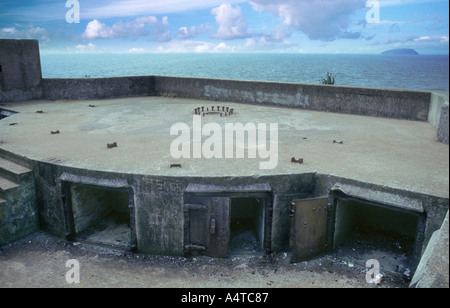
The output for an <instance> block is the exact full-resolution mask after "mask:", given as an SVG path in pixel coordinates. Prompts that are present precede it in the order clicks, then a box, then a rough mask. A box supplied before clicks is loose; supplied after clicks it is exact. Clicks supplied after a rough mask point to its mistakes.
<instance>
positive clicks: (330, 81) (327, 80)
mask: <svg viewBox="0 0 450 308" xmlns="http://www.w3.org/2000/svg"><path fill="white" fill-rule="evenodd" d="M335 79H336V76H335V75H333V73H331V74H330V73H329V72H327V78H322V79H321V80H320V82H321V83H322V84H331V85H334V83H335Z"/></svg>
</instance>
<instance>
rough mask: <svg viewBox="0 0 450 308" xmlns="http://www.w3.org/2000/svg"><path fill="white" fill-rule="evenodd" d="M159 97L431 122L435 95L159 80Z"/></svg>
mask: <svg viewBox="0 0 450 308" xmlns="http://www.w3.org/2000/svg"><path fill="white" fill-rule="evenodd" d="M154 78H155V92H156V93H157V94H158V95H163V96H164V95H166V94H169V95H179V96H182V97H192V98H199V99H208V100H218V101H231V102H237V103H246V104H257V105H273V106H281V107H293V108H300V109H307V110H316V111H329V112H337V113H347V114H359V115H368V116H375V117H387V118H397V119H408V120H419V121H427V119H428V112H429V108H430V99H431V92H427V91H409V90H408V91H406V90H392V89H376V88H358V87H348V86H347V87H346V86H326V85H312V84H298V83H278V82H258V81H239V80H225V79H207V78H183V77H165V76H155V77H154Z"/></svg>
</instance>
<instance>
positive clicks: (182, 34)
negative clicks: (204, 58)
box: [177, 24, 212, 39]
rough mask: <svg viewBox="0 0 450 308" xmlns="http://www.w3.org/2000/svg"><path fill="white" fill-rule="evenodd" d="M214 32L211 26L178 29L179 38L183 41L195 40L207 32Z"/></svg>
mask: <svg viewBox="0 0 450 308" xmlns="http://www.w3.org/2000/svg"><path fill="white" fill-rule="evenodd" d="M210 30H212V26H210V25H203V24H202V25H200V26H197V27H196V26H192V27H180V28H179V29H178V33H177V36H178V37H179V38H181V39H188V38H193V37H196V36H199V35H202V34H205V33H206V32H208V31H210Z"/></svg>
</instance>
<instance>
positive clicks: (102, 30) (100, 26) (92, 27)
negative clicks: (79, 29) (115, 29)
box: [81, 19, 113, 39]
mask: <svg viewBox="0 0 450 308" xmlns="http://www.w3.org/2000/svg"><path fill="white" fill-rule="evenodd" d="M81 37H82V38H87V39H97V38H112V37H113V33H112V29H111V27H108V26H107V25H106V24H104V23H101V22H100V21H98V20H97V19H94V20H93V21H91V22H89V23H88V25H87V27H86V30H85V31H84V33H83V34H82V35H81Z"/></svg>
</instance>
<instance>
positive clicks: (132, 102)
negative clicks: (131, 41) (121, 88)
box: [0, 97, 449, 255]
mask: <svg viewBox="0 0 450 308" xmlns="http://www.w3.org/2000/svg"><path fill="white" fill-rule="evenodd" d="M218 104H219V105H226V106H229V107H231V108H235V111H236V113H235V116H234V117H227V118H225V117H223V118H220V116H219V117H205V119H202V125H205V124H207V123H217V124H219V125H220V126H221V127H223V125H225V124H226V123H243V124H246V123H267V124H269V123H272V122H277V123H278V135H279V136H278V137H279V140H278V144H277V145H278V154H279V157H278V165H277V167H276V168H275V169H273V170H261V169H259V163H260V162H261V161H264V160H265V159H252V158H248V157H246V158H242V159H219V158H217V159H206V158H200V159H189V158H183V159H174V158H172V157H171V154H170V146H171V143H172V142H173V141H174V140H175V139H176V138H177V136H171V135H170V128H171V126H172V125H173V124H175V123H185V124H187V125H188V126H189V127H191V128H192V121H193V110H194V109H195V108H197V107H199V106H209V107H211V105H212V104H211V102H209V101H202V100H191V99H179V98H164V97H146V98H143V97H139V98H127V99H112V100H95V101H60V102H57V103H55V102H46V101H39V102H27V103H9V104H7V106H6V107H7V108H8V109H12V110H15V111H18V112H19V113H18V114H14V115H11V116H10V117H8V118H5V119H3V120H1V121H0V140H2V141H3V143H2V145H1V147H2V148H4V149H8V150H9V151H11V152H14V153H16V154H18V155H22V156H25V157H27V158H28V159H31V160H32V161H34V162H35V163H34V170H35V174H36V192H37V199H38V205H39V217H40V221H41V223H42V226H43V228H44V229H45V230H46V231H48V232H50V233H52V234H55V235H58V236H60V237H63V236H64V234H65V223H64V220H65V219H64V212H63V208H62V206H61V199H60V196H61V188H60V181H61V176H62V174H64V173H66V174H72V175H76V176H78V177H85V178H90V179H92V180H89V181H88V183H85V184H89V183H92V181H93V180H96V181H98V183H100V184H101V183H103V182H105V181H106V182H110V181H124V182H126V183H128V185H129V186H130V187H131V188H132V189H133V191H134V201H135V214H136V233H137V241H138V247H139V250H140V251H143V252H147V253H151V254H161V255H180V254H182V253H183V223H182V221H183V205H184V202H183V193H184V190H185V189H186V187H187V186H188V185H189V184H192V183H194V184H199V185H200V184H204V185H217V186H223V187H238V186H243V185H248V184H249V183H252V184H258V183H259V184H268V185H270V187H271V188H272V191H273V195H274V214H273V231H272V248H273V250H275V251H286V250H287V249H288V248H287V246H288V235H289V227H288V226H289V221H288V219H289V203H290V201H292V200H294V199H301V198H306V197H317V196H325V195H327V194H328V193H329V191H330V189H331V188H332V187H333V186H334V185H335V184H336V183H337V182H340V183H346V184H348V185H356V186H359V187H362V188H364V189H369V190H373V191H376V192H380V193H381V194H382V195H383V196H384V195H396V194H397V195H399V196H405V198H407V199H408V198H409V199H414V200H416V199H420V200H421V201H422V206H423V208H424V211H425V212H426V213H427V215H428V217H429V219H428V221H427V226H426V230H425V233H426V237H427V236H428V234H429V235H430V236H431V233H432V232H434V231H435V230H437V229H438V228H439V226H440V224H441V222H442V215H445V213H446V211H447V210H448V180H449V179H448V172H449V171H448V155H449V148H448V146H447V145H444V144H441V143H438V142H436V140H435V129H434V127H433V126H432V125H431V124H429V123H428V122H416V121H405V120H394V119H383V118H373V117H364V116H355V115H343V114H332V113H324V112H315V111H305V110H296V109H287V108H273V107H268V106H258V107H256V106H253V105H244V104H235V103H224V102H214V105H216V106H217V105H218ZM90 105H93V106H96V107H89V106H90ZM6 107H5V108H6ZM36 111H42V113H36ZM11 123H17V125H13V126H11V125H10V124H11ZM55 130H59V131H60V134H53V135H52V134H51V133H50V132H51V131H55ZM205 139H206V137H204V140H205ZM333 140H338V141H343V144H339V143H333ZM111 142H117V143H118V147H117V148H113V149H108V148H107V146H106V145H107V143H111ZM246 147H248V146H246ZM292 157H296V158H304V164H302V165H300V164H293V163H292V162H291V158H292ZM431 157H432V159H431ZM173 163H181V165H182V168H181V169H180V168H170V165H171V164H173ZM409 199H408V200H409ZM402 200H403V199H402ZM400 205H401V204H400ZM443 211H445V212H443ZM437 221H439V225H437V223H435V222H437Z"/></svg>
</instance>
